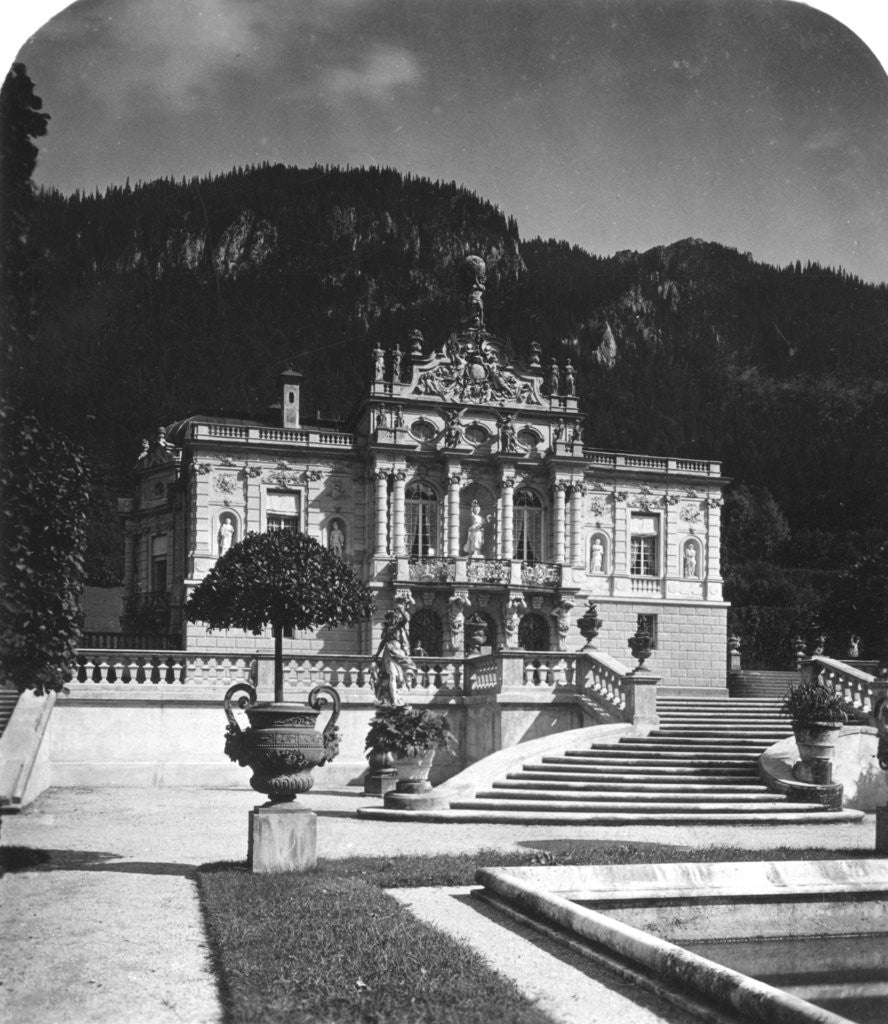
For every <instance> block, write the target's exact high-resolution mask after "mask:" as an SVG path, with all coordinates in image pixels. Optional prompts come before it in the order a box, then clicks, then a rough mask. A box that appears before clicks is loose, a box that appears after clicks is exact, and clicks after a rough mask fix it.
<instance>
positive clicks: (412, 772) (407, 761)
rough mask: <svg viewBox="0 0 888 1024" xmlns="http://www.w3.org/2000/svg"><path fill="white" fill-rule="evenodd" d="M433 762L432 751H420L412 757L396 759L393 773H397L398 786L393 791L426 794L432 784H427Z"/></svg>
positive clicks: (433, 755) (433, 752)
mask: <svg viewBox="0 0 888 1024" xmlns="http://www.w3.org/2000/svg"><path fill="white" fill-rule="evenodd" d="M434 760H435V751H434V749H432V750H423V751H420V752H419V753H417V754H414V755H413V756H412V757H398V758H396V759H395V771H396V772H397V773H398V785H397V786H396V787H395V789H396V790H397V792H398V793H427V792H428V791H429V790H430V789H431V788H432V784H431V782H429V771H430V770H431V767H432V761H434Z"/></svg>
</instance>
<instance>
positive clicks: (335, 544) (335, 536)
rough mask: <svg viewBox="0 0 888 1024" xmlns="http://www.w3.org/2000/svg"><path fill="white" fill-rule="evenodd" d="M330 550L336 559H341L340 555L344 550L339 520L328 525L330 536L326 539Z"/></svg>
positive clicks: (343, 536) (343, 535)
mask: <svg viewBox="0 0 888 1024" xmlns="http://www.w3.org/2000/svg"><path fill="white" fill-rule="evenodd" d="M328 542H329V546H330V550H331V551H332V552H333V554H334V555H336V557H337V558H342V553H343V551H344V550H345V534H344V533H343V532H342V527H341V526H340V525H339V520H338V519H334V520H333V522H332V523H331V524H330V536H329V538H328Z"/></svg>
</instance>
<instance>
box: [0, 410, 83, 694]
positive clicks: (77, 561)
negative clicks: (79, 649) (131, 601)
mask: <svg viewBox="0 0 888 1024" xmlns="http://www.w3.org/2000/svg"><path fill="white" fill-rule="evenodd" d="M0 426H2V435H0V445H2V453H3V458H2V462H0V525H2V532H0V608H2V620H0V682H2V683H3V684H4V685H7V686H15V687H16V688H17V689H18V690H19V691H24V690H28V689H32V690H34V691H35V692H36V693H37V694H43V693H45V692H46V691H48V690H55V691H58V690H61V689H62V688H63V686H64V683H65V681H66V680H68V679H70V678H71V667H72V665H73V664H74V651H75V648H76V646H77V643H78V641H79V638H80V593H81V590H82V588H83V549H84V544H85V530H84V526H85V522H86V513H87V505H88V482H87V474H86V470H85V467H84V461H83V456H82V453H81V452H80V450H79V449H78V448H77V447H75V446H74V445H72V444H71V443H70V442H69V441H67V440H66V439H65V438H63V437H61V436H60V435H58V434H56V433H53V432H50V431H47V430H45V429H43V428H42V427H41V426H40V425H39V424H38V423H37V421H36V420H35V419H33V418H32V417H29V416H22V415H18V414H15V413H2V412H0Z"/></svg>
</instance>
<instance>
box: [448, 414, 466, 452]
mask: <svg viewBox="0 0 888 1024" xmlns="http://www.w3.org/2000/svg"><path fill="white" fill-rule="evenodd" d="M462 439H463V428H462V424H461V423H460V422H459V409H447V410H445V412H444V447H445V448H455V447H456V446H457V445H458V444H460V442H461V441H462Z"/></svg>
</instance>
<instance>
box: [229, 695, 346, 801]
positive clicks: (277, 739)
mask: <svg viewBox="0 0 888 1024" xmlns="http://www.w3.org/2000/svg"><path fill="white" fill-rule="evenodd" d="M238 692H242V696H241V697H240V698H239V699H237V700H234V699H233V698H234V695H235V694H236V693H238ZM325 694H326V695H328V696H329V698H330V700H329V701H328V700H327V698H326V696H324V695H325ZM328 703H332V705H333V707H332V714H331V715H330V718H329V719H328V720H327V724H326V725H325V726H324V731H323V732H322V733H320V732H318V731H317V729H316V728H315V725H316V723H317V719H318V715H319V714H320V713H321V711H322V710H323V709H324V707H325V706H326V705H327V704H328ZM235 707H239V708H241V710H243V711H245V712H246V715H247V718H248V719H249V722H250V726H249V728H247V729H242V728H241V727H240V725H239V723H238V721H237V719H236V718H235V716H234V708H235ZM339 710H340V701H339V694H338V693H337V692H336V690H334V689H333V687H332V686H316V687H315V688H314V689H313V690H312V691H311V692H310V693H309V695H308V703H307V704H288V703H274V702H272V701H263V702H261V703H258V704H257V703H256V690H255V688H254V687H252V686H250V685H249V684H247V683H236V684H235V685H234V686H232V687H231V688H230V689H229V690H228V692H227V693H226V694H225V715H226V717H227V718H228V728H227V730H226V733H225V753H226V754H227V755H228V756H229V757H230V758H231V760H232V761H237V763H238V764H239V765H240V766H241V767H242V768H251V769H252V770H253V777H252V778H251V779H250V785H251V786H252V787H253V789H255V790H256V791H257V792H258V793H265V794H266V795H267V796H268V799H269V801H270V802H271V803H273V804H279V803H286V802H287V801H290V800H295V798H296V796H297V795H298V794H299V793H307V792H308V791H309V790H310V789H311V787H312V786H313V785H314V779H313V778H312V776H311V771H312V769H313V768H315V767H316V766H318V765H322V764H326V763H327V761H332V760H333V758H334V757H336V755H337V754H338V753H339V729H338V728H337V727H336V721H337V719H338V718H339Z"/></svg>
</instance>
